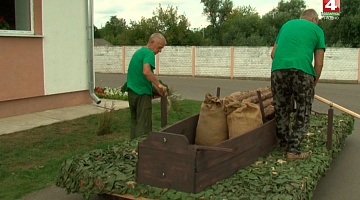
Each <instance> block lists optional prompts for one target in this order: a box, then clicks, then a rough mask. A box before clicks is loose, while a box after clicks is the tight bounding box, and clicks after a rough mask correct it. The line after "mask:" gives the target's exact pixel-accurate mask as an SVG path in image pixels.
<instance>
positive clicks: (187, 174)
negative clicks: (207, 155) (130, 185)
mask: <svg viewBox="0 0 360 200" xmlns="http://www.w3.org/2000/svg"><path fill="white" fill-rule="evenodd" d="M195 157H196V152H195V151H193V152H190V151H189V152H188V154H176V153H173V152H164V151H159V150H153V149H147V148H141V149H139V158H138V163H137V167H136V168H137V169H136V182H138V183H142V184H148V185H151V186H156V187H161V188H172V189H175V190H179V191H183V192H193V191H194V189H195V183H194V176H195V175H194V174H195Z"/></svg>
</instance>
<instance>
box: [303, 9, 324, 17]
mask: <svg viewBox="0 0 360 200" xmlns="http://www.w3.org/2000/svg"><path fill="white" fill-rule="evenodd" d="M300 18H301V19H312V18H316V19H318V18H319V17H318V14H317V12H316V11H315V10H314V9H307V10H305V11H304V12H303V13H302V14H301V16H300Z"/></svg>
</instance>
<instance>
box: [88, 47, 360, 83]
mask: <svg viewBox="0 0 360 200" xmlns="http://www.w3.org/2000/svg"><path fill="white" fill-rule="evenodd" d="M103 48H105V47H95V49H94V52H96V55H98V56H97V57H95V58H94V60H95V62H94V63H96V65H95V67H96V72H102V73H119V69H122V65H121V66H118V64H119V63H120V64H122V62H121V59H122V56H121V54H122V53H121V49H122V47H113V48H114V50H112V51H111V52H110V51H109V52H108V53H106V52H104V51H103ZM138 48H140V47H138V46H126V47H125V49H126V50H125V51H126V62H125V63H126V66H125V68H126V71H125V73H127V67H128V64H129V61H130V59H131V56H132V54H133V53H134V52H135V51H136V50H137V49H138ZM115 49H116V50H115ZM99 52H102V53H101V56H100V53H99ZM117 52H118V53H117ZM116 53H117V55H114V54H116ZM270 53H271V47H234V78H270V71H271V58H270ZM192 56H195V63H194V64H195V76H210V77H229V78H230V77H231V73H230V72H231V47H195V53H194V55H193V53H192V47H179V46H166V47H165V48H164V49H163V51H162V52H161V53H160V54H159V66H157V67H159V75H181V76H191V75H192ZM358 60H359V49H354V48H327V49H326V51H325V58H324V67H323V71H322V74H321V78H320V79H322V80H340V81H357V80H358V67H359V64H358V62H359V61H358ZM109 61H111V62H109ZM120 73H123V71H122V70H120Z"/></svg>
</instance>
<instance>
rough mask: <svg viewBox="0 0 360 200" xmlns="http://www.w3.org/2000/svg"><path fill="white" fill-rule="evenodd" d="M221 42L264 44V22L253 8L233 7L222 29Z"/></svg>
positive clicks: (244, 44) (250, 44)
mask: <svg viewBox="0 0 360 200" xmlns="http://www.w3.org/2000/svg"><path fill="white" fill-rule="evenodd" d="M221 30H222V31H223V33H222V44H223V45H236V46H262V45H266V41H265V39H264V38H263V30H264V23H263V21H262V20H261V18H260V16H259V14H258V13H257V12H256V10H255V8H252V7H251V6H241V7H238V8H236V9H234V10H233V11H232V13H231V15H230V16H229V18H228V20H227V21H225V22H224V24H223V26H222V29H221Z"/></svg>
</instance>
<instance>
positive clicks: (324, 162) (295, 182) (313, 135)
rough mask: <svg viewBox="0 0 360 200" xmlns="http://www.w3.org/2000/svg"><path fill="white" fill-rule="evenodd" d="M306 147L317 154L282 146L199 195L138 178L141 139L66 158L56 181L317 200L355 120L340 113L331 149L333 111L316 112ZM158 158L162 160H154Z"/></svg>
mask: <svg viewBox="0 0 360 200" xmlns="http://www.w3.org/2000/svg"><path fill="white" fill-rule="evenodd" d="M311 117H312V120H311V128H310V131H309V134H308V137H307V138H306V139H305V140H304V142H303V143H302V145H303V148H304V150H312V151H313V154H312V155H311V156H310V157H309V158H308V159H306V160H299V161H292V162H287V161H286V159H285V157H284V152H283V151H281V150H280V148H276V149H274V150H273V151H271V152H270V153H269V154H268V155H266V156H264V157H261V158H259V159H258V161H257V162H255V163H253V164H252V165H250V166H248V167H246V168H243V169H241V170H239V171H238V172H236V173H235V174H233V175H232V176H230V177H228V178H226V179H224V180H222V181H219V182H217V183H216V184H214V185H212V186H210V187H208V188H207V189H205V190H204V191H202V192H200V193H197V194H189V193H184V192H179V191H175V190H172V189H166V188H156V187H151V186H148V185H142V184H137V183H136V182H135V168H136V162H137V142H138V140H134V141H133V142H127V141H124V142H122V143H119V144H118V145H116V146H112V147H109V148H108V149H97V150H93V151H91V152H89V153H87V154H84V155H79V156H76V157H73V158H71V159H68V160H66V161H65V162H64V163H63V164H62V166H61V169H60V170H59V174H58V177H57V180H56V185H57V186H58V187H61V188H66V190H67V191H68V192H69V193H81V194H83V196H84V198H85V199H89V198H90V196H91V195H93V194H105V193H107V194H120V195H123V194H130V195H132V196H134V197H139V196H141V197H144V198H149V199H311V197H312V194H313V191H314V190H315V187H316V184H317V181H318V180H319V179H320V178H321V177H322V176H323V175H324V174H325V172H326V171H327V170H328V169H329V167H330V164H331V161H332V159H333V158H334V157H335V156H337V155H338V154H339V152H340V151H341V149H342V147H343V142H344V140H345V139H346V137H347V136H348V135H349V134H351V133H352V131H353V128H354V118H353V117H351V116H349V115H346V114H342V115H336V116H334V132H333V147H332V150H331V151H329V150H327V148H326V130H327V115H324V114H313V115H312V116H311ZM154 162H156V161H155V160H154Z"/></svg>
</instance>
